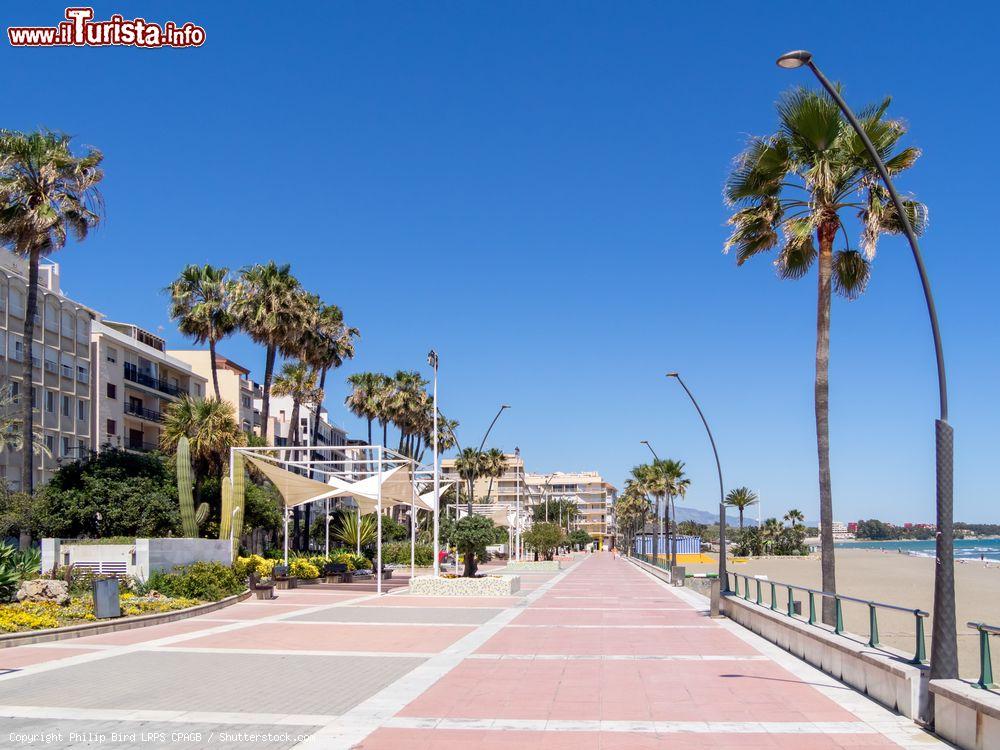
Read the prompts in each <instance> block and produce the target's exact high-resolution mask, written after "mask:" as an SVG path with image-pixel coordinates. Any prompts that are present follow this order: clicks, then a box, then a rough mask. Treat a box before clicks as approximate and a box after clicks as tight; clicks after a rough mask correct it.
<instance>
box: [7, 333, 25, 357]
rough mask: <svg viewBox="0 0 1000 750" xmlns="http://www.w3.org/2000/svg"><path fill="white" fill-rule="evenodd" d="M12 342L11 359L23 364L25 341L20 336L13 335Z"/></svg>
mask: <svg viewBox="0 0 1000 750" xmlns="http://www.w3.org/2000/svg"><path fill="white" fill-rule="evenodd" d="M10 342H11V345H12V346H11V351H10V358H11V359H12V360H14V361H15V362H23V361H24V339H22V338H21V337H20V336H16V335H14V334H11V337H10Z"/></svg>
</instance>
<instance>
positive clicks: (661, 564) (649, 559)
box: [632, 552, 670, 573]
mask: <svg viewBox="0 0 1000 750" xmlns="http://www.w3.org/2000/svg"><path fill="white" fill-rule="evenodd" d="M632 557H634V558H635V559H636V560H642V561H643V562H644V563H646V564H647V565H652V566H654V567H656V568H659V569H660V570H665V571H667V572H668V573H669V572H670V555H660V556H659V557H662V558H663V559H662V560H659V559H653V556H652V555H647V554H645V553H643V552H633V553H632Z"/></svg>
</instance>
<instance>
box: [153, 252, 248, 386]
mask: <svg viewBox="0 0 1000 750" xmlns="http://www.w3.org/2000/svg"><path fill="white" fill-rule="evenodd" d="M228 275H229V269H228V268H215V267H213V266H211V265H209V264H207V263H206V264H205V265H204V266H199V265H195V264H191V265H189V266H187V267H186V268H185V269H184V270H183V271H181V275H180V276H178V277H177V279H176V280H175V281H174V282H173V283H171V284H170V286H168V287H167V291H168V292H169V293H170V318H171V320H176V321H178V323H179V325H178V329H179V330H180V332H181V333H183V334H185V335H186V336H191V337H192V338H193V339H194V340H195V343H197V344H204V343H205V342H206V341H207V342H208V353H209V357H210V359H211V362H212V385H213V386H214V388H215V397H216V398H217V399H221V398H222V393H221V392H220V391H219V371H218V367H217V366H216V363H215V345H216V344H217V343H218V342H219V341H221V340H222V339H224V338H225V337H226V336H229V335H231V334H232V333H233V331H235V330H236V318H235V316H234V315H233V313H232V310H230V303H231V301H232V293H233V282H231V281H230V280H229V279H228V278H227V276H228Z"/></svg>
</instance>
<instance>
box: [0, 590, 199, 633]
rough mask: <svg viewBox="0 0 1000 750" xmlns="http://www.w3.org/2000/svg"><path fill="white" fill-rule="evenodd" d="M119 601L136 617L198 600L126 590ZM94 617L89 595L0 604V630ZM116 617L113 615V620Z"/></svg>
mask: <svg viewBox="0 0 1000 750" xmlns="http://www.w3.org/2000/svg"><path fill="white" fill-rule="evenodd" d="M121 604H122V616H123V617H136V616H139V615H148V614H156V613H159V612H173V611H175V610H178V609H187V608H188V607H193V606H195V605H196V604H200V602H199V601H198V600H196V599H185V598H180V597H176V598H171V597H165V596H136V595H135V594H131V593H128V592H126V593H123V594H122V595H121ZM96 619H97V618H95V617H94V603H93V600H92V599H91V597H90V596H89V595H88V596H74V597H72V598H71V599H70V603H69V604H67V605H65V606H61V605H59V604H55V603H54V602H20V603H14V604H0V632H3V633H19V632H23V631H26V630H44V629H47V628H61V627H65V626H67V625H81V624H83V623H88V622H95V621H96ZM117 619H118V618H115V621H117ZM109 622H110V620H109Z"/></svg>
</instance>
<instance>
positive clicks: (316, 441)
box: [254, 392, 347, 448]
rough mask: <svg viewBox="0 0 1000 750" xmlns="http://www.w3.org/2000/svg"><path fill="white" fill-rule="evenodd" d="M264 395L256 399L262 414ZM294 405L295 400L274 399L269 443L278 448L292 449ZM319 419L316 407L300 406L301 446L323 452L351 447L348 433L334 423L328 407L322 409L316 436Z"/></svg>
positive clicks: (272, 401)
mask: <svg viewBox="0 0 1000 750" xmlns="http://www.w3.org/2000/svg"><path fill="white" fill-rule="evenodd" d="M263 395H264V394H263V392H261V395H260V397H259V398H255V399H254V408H255V409H257V410H258V411H260V410H261V408H262V407H263V403H264V400H263ZM293 407H294V404H293V403H292V397H291V396H271V409H270V414H269V415H268V419H269V420H270V422H271V428H270V430H269V431H268V435H269V439H270V440H271V441H272V443H273V444H274V445H290V440H291V436H292V432H293V430H292V409H293ZM315 417H316V405H315V404H299V444H300V445H315V446H317V447H320V448H323V447H328V446H340V445H347V431H346V430H344V429H342V428H340V427H338V426H336V425H335V424H333V423H332V422H331V421H330V414H329V412H327V410H326V407H325V406H323V405H322V404H320V405H319V426H318V429H317V430H316V432H315V434H314V433H313V420H314V419H315Z"/></svg>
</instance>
